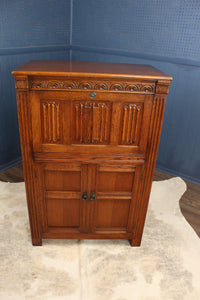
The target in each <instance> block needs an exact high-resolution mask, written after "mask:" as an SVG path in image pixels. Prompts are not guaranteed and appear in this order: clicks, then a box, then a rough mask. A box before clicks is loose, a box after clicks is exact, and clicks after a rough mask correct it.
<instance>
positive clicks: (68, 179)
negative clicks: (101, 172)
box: [44, 170, 81, 191]
mask: <svg viewBox="0 0 200 300" xmlns="http://www.w3.org/2000/svg"><path fill="white" fill-rule="evenodd" d="M44 181H45V188H46V190H48V191H80V189H81V173H80V172H76V171H57V170H55V171H53V170H51V171H49V170H46V171H45V176H44Z"/></svg>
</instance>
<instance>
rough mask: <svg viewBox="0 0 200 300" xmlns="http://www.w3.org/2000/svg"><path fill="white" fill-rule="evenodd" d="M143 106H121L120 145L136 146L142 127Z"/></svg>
mask: <svg viewBox="0 0 200 300" xmlns="http://www.w3.org/2000/svg"><path fill="white" fill-rule="evenodd" d="M142 114H143V104H132V103H129V104H125V105H124V106H123V114H122V115H123V118H122V130H121V144H123V145H138V144H139V139H140V132H141V125H142Z"/></svg>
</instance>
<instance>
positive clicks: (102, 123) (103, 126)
mask: <svg viewBox="0 0 200 300" xmlns="http://www.w3.org/2000/svg"><path fill="white" fill-rule="evenodd" d="M105 124H106V119H105V105H104V104H102V114H101V141H102V142H104V141H105V140H106V136H105Z"/></svg>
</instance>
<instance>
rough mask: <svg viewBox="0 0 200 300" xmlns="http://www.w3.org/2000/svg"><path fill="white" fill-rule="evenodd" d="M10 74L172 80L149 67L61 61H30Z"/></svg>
mask: <svg viewBox="0 0 200 300" xmlns="http://www.w3.org/2000/svg"><path fill="white" fill-rule="evenodd" d="M12 74H13V75H45V76H72V77H75V76H80V77H90V76H92V77H118V78H119V77H120V78H122V77H124V78H146V79H163V80H172V77H171V76H168V75H167V74H165V73H163V72H161V71H160V70H158V69H156V68H154V67H152V66H150V65H134V64H121V63H101V62H83V61H61V60H32V61H29V62H28V63H26V64H24V65H22V66H21V67H19V68H17V69H16V70H14V71H13V72H12Z"/></svg>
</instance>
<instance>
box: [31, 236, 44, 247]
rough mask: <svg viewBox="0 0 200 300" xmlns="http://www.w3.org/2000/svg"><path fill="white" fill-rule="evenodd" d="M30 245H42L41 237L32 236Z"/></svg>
mask: <svg viewBox="0 0 200 300" xmlns="http://www.w3.org/2000/svg"><path fill="white" fill-rule="evenodd" d="M32 245H33V246H42V239H40V238H32Z"/></svg>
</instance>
